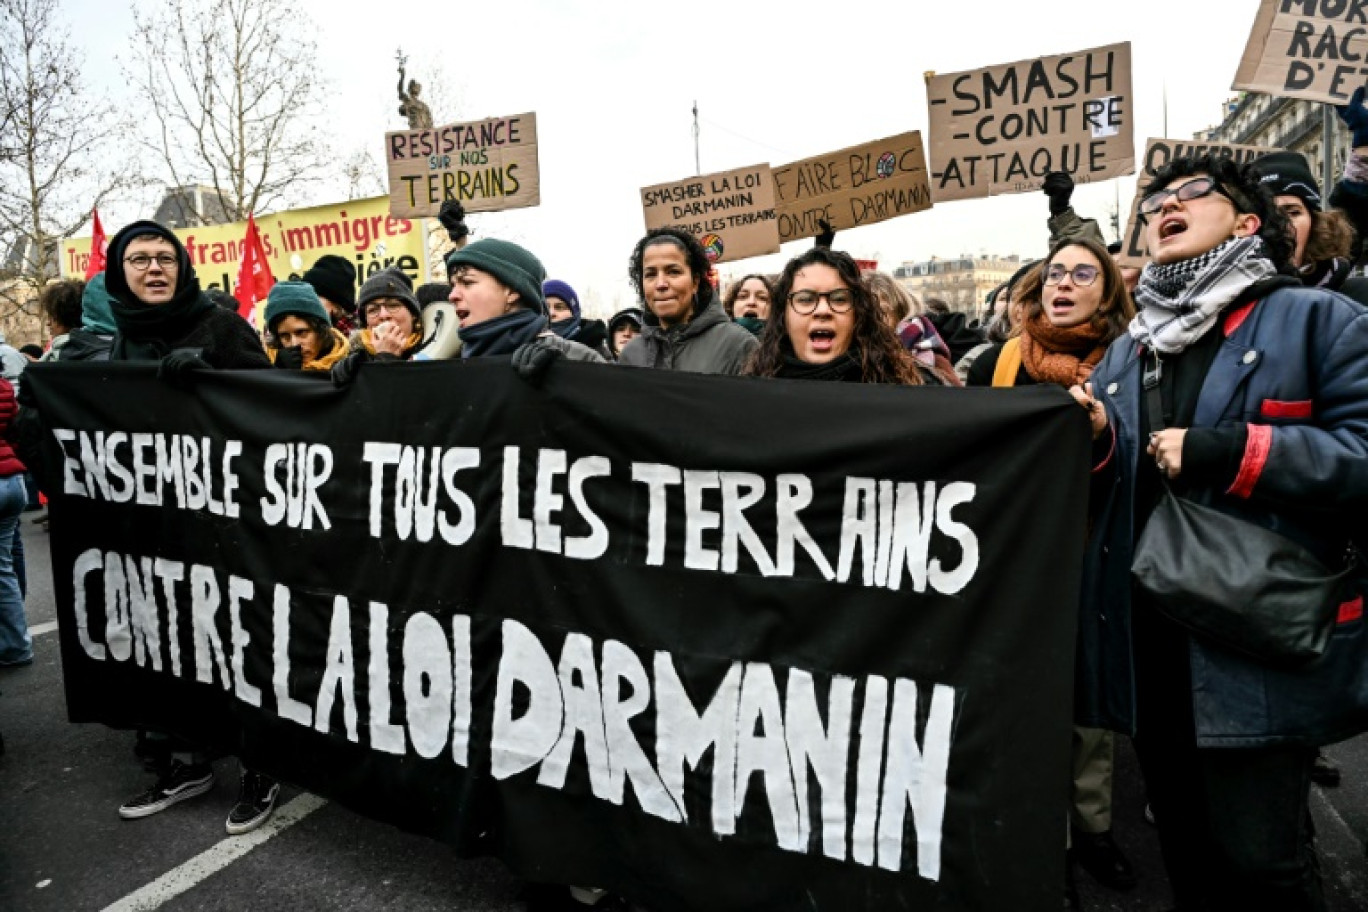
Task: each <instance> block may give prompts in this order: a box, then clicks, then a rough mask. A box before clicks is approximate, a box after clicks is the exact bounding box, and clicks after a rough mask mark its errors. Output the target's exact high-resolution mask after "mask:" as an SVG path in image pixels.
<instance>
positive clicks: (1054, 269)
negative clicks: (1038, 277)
mask: <svg viewBox="0 0 1368 912" xmlns="http://www.w3.org/2000/svg"><path fill="white" fill-rule="evenodd" d="M1101 274H1102V270H1100V269H1098V268H1097V267H1096V266H1089V265H1088V264H1087V263H1079V264H1078V265H1077V266H1075V267H1074V268H1073V269H1065V268H1064V267H1063V265H1061V264H1059V263H1051V264H1050V268H1049V269H1046V270H1045V284H1046V285H1058V284H1059V283H1060V282H1062V281H1064V277H1065V276H1068V277H1069V278H1071V279H1073V283H1074V284H1075V285H1077V286H1078V287H1079V288H1087V287H1088V286H1089V285H1091V284H1092V283H1093V282H1096V281H1097V277H1098V276H1100V275H1101Z"/></svg>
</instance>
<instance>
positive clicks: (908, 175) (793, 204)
mask: <svg viewBox="0 0 1368 912" xmlns="http://www.w3.org/2000/svg"><path fill="white" fill-rule="evenodd" d="M774 195H775V199H776V201H777V206H776V211H777V212H778V214H779V238H780V240H783V241H792V240H795V239H797V238H805V237H816V236H817V235H818V234H820V233H821V231H822V229H821V228H820V227H819V226H818V224H817V223H818V222H819V221H825V222H827V223H829V224H830V225H831V227H833V228H835V229H838V230H844V229H846V228H856V227H858V226H860V225H872V224H874V223H875V222H882V221H885V220H887V219H891V218H896V217H898V216H900V215H907V214H908V213H911V212H920V211H921V210H923V209H930V208H931V187H930V185H929V184H928V183H927V173H926V154H925V153H924V152H923V151H922V139H921V134H920V133H918V132H917V131H915V130H913V131H912V132H910V133H903V134H901V135H898V136H890V137H888V138H887V139H877V140H875V141H874V142H868V143H864V144H863V145H859V146H852V147H850V148H849V149H840V150H838V151H836V152H828V153H826V154H825V155H817V156H814V157H812V158H806V159H803V160H802V161H797V162H794V163H792V164H789V165H783V166H782V167H779V168H775V169H774Z"/></svg>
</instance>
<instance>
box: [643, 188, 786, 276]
mask: <svg viewBox="0 0 1368 912" xmlns="http://www.w3.org/2000/svg"><path fill="white" fill-rule="evenodd" d="M641 207H642V210H643V211H644V212H645V215H646V230H647V231H650V230H651V229H653V228H664V227H667V226H670V225H673V226H675V227H677V228H682V229H683V230H685V231H687V232H689V234H692V235H693V236H694V237H696V238H698V240H699V241H700V242H702V244H703V249H704V250H706V251H707V252H708V259H710V260H712V262H714V263H727V262H730V261H732V260H743V259H745V258H746V257H752V256H759V255H760V254H762V253H778V252H779V227H778V219H777V217H776V215H775V208H774V178H773V177H772V176H771V174H770V166H769V165H768V164H764V165H751V166H750V167H748V168H737V169H736V170H735V171H719V172H717V173H716V174H704V175H703V176H701V177H689V178H685V179H684V180H682V181H675V182H673V183H669V184H656V185H655V186H653V187H642V188H641Z"/></svg>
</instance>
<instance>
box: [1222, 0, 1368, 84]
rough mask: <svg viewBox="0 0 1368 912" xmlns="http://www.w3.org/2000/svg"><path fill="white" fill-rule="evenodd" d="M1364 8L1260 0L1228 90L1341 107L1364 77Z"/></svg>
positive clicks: (1367, 48)
mask: <svg viewBox="0 0 1368 912" xmlns="http://www.w3.org/2000/svg"><path fill="white" fill-rule="evenodd" d="M1365 55H1368V5H1365V4H1364V3H1361V2H1359V0H1354V2H1347V0H1263V2H1261V3H1260V4H1259V11H1258V13H1257V14H1256V15H1255V17H1254V28H1253V29H1252V30H1251V31H1250V33H1249V43H1248V44H1246V45H1245V51H1244V55H1243V56H1242V57H1241V58H1240V66H1239V69H1237V70H1236V71H1235V82H1234V84H1233V86H1232V87H1233V88H1236V89H1245V90H1247V91H1250V92H1263V93H1265V94H1268V95H1282V96H1285V97H1288V98H1304V99H1306V100H1307V101H1323V102H1327V103H1329V104H1344V103H1345V102H1346V101H1348V100H1349V96H1351V95H1353V94H1354V90H1355V89H1357V88H1358V87H1359V86H1361V85H1364V84H1365V77H1368V56H1365Z"/></svg>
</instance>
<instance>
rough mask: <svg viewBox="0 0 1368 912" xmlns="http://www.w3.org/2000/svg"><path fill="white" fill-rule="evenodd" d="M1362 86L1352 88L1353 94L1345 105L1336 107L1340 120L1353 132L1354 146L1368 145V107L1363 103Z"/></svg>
mask: <svg viewBox="0 0 1368 912" xmlns="http://www.w3.org/2000/svg"><path fill="white" fill-rule="evenodd" d="M1363 95H1364V91H1363V86H1359V87H1358V88H1357V89H1354V95H1353V97H1352V98H1350V99H1349V103H1348V104H1346V105H1340V107H1339V108H1338V110H1339V116H1340V120H1342V121H1344V125H1345V126H1346V127H1348V128H1349V130H1350V132H1352V133H1353V134H1354V148H1355V149H1357V148H1359V147H1360V146H1368V107H1364V104H1363Z"/></svg>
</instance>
